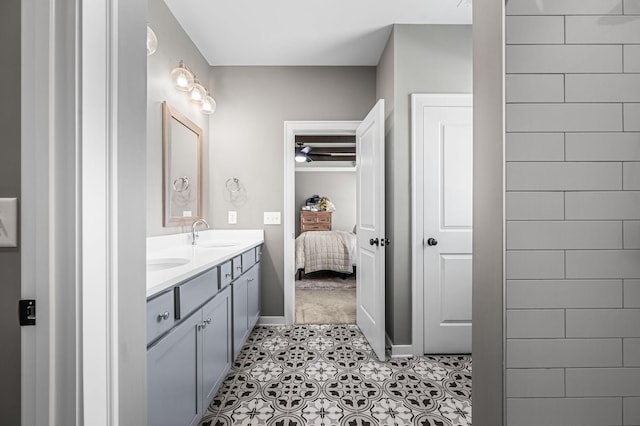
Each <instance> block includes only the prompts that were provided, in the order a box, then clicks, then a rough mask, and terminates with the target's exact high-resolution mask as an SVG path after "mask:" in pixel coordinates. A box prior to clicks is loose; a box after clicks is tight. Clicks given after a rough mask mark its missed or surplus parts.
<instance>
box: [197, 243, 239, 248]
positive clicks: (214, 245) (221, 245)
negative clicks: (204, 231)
mask: <svg viewBox="0 0 640 426" xmlns="http://www.w3.org/2000/svg"><path fill="white" fill-rule="evenodd" d="M238 244H239V243H236V242H233V241H204V242H199V243H198V247H203V248H226V247H234V246H237V245H238Z"/></svg>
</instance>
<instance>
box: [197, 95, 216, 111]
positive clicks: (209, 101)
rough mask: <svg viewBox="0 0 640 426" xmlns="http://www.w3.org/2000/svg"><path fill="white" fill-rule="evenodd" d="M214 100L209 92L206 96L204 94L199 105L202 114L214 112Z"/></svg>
mask: <svg viewBox="0 0 640 426" xmlns="http://www.w3.org/2000/svg"><path fill="white" fill-rule="evenodd" d="M216 106H217V105H216V100H215V99H213V98H212V97H211V96H210V95H209V93H207V96H205V98H204V99H203V101H202V105H201V107H200V108H201V110H202V113H203V114H213V113H214V112H216Z"/></svg>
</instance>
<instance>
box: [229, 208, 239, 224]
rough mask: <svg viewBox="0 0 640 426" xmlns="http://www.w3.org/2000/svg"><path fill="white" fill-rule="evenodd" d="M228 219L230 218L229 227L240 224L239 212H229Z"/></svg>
mask: <svg viewBox="0 0 640 426" xmlns="http://www.w3.org/2000/svg"><path fill="white" fill-rule="evenodd" d="M228 218H229V225H235V224H236V223H238V212H236V211H233V210H229V213H228Z"/></svg>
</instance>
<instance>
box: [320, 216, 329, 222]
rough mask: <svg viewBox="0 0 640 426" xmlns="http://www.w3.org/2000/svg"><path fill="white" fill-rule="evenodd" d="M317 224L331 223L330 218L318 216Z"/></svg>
mask: <svg viewBox="0 0 640 426" xmlns="http://www.w3.org/2000/svg"><path fill="white" fill-rule="evenodd" d="M318 223H331V216H329V215H318Z"/></svg>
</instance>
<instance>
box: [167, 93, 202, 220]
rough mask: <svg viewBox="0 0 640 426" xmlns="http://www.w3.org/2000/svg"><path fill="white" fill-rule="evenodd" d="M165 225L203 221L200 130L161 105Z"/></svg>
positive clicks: (179, 114)
mask: <svg viewBox="0 0 640 426" xmlns="http://www.w3.org/2000/svg"><path fill="white" fill-rule="evenodd" d="M162 145H163V155H162V162H163V168H162V170H163V188H164V192H163V204H164V212H163V217H164V226H181V225H191V224H192V223H193V221H194V220H196V219H201V218H202V129H201V128H200V127H199V126H198V125H196V124H195V123H194V122H193V121H191V120H189V119H188V118H187V117H185V116H184V115H183V114H182V113H180V112H179V111H177V110H176V109H175V108H172V107H171V106H169V105H168V104H167V102H166V101H165V102H163V103H162Z"/></svg>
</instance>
